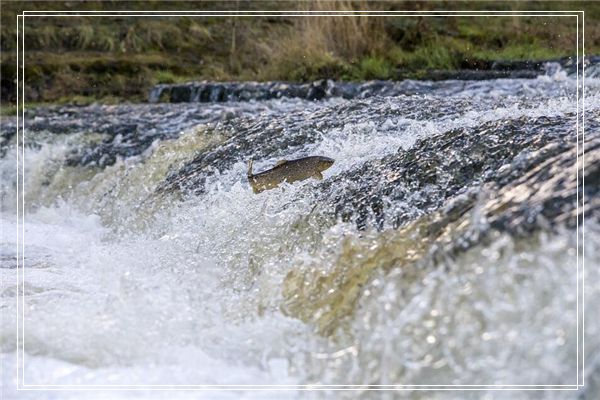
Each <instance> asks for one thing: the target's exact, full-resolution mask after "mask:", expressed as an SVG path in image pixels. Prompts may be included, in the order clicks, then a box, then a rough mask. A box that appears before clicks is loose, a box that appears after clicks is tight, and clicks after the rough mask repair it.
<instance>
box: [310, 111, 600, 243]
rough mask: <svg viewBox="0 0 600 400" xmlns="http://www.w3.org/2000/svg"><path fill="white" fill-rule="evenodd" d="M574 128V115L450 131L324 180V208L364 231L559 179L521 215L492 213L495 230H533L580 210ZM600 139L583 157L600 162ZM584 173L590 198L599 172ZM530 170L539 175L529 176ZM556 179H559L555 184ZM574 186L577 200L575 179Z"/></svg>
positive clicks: (590, 124)
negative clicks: (475, 194) (454, 202)
mask: <svg viewBox="0 0 600 400" xmlns="http://www.w3.org/2000/svg"><path fill="white" fill-rule="evenodd" d="M596 117H597V116H596ZM593 119H594V118H593V116H590V118H589V122H588V123H587V130H588V131H589V132H594V131H598V123H597V122H593ZM574 129H575V116H570V117H566V118H565V117H554V118H548V117H542V118H535V119H533V118H519V119H515V120H506V121H494V122H490V123H487V124H484V125H482V126H478V127H474V128H461V129H456V130H452V131H449V132H446V133H444V134H443V135H440V136H438V137H434V138H428V139H425V140H421V141H419V142H417V143H416V144H415V145H414V146H413V147H412V148H410V149H409V150H400V151H399V152H398V153H397V154H394V155H391V156H388V157H386V158H383V159H381V160H375V161H372V162H369V163H366V164H364V165H363V166H361V167H360V168H358V169H356V170H354V171H351V172H348V173H343V174H341V175H339V176H336V177H334V178H333V179H330V180H328V181H326V182H323V183H322V184H321V188H320V190H319V191H318V192H319V193H322V195H320V197H319V198H318V199H317V202H318V203H319V204H327V205H328V207H329V210H330V212H332V213H333V214H334V215H335V216H337V217H338V218H341V219H343V220H346V221H350V220H352V221H355V223H356V224H357V226H358V227H359V229H365V228H367V227H368V226H374V227H376V228H378V229H384V228H386V227H393V228H397V227H399V226H404V225H406V224H407V223H409V222H411V221H413V220H415V219H416V218H418V217H420V216H423V215H426V214H428V213H431V212H434V211H436V210H438V209H440V208H442V207H443V206H444V204H447V202H448V201H449V200H450V199H452V198H453V197H455V196H460V195H461V194H464V193H468V192H469V191H470V190H473V189H474V190H476V191H482V190H483V189H482V188H483V187H484V186H485V187H488V188H489V187H494V190H493V191H492V195H493V196H497V195H499V193H502V190H504V188H508V187H511V185H516V184H518V182H520V179H525V178H524V177H529V178H527V179H529V180H528V181H527V185H528V186H527V187H536V186H540V185H542V184H543V183H544V182H554V186H552V187H551V189H547V188H545V190H544V191H543V192H536V193H532V194H531V195H532V197H531V199H529V197H528V199H529V200H531V202H534V203H535V204H532V203H528V202H524V203H523V205H522V206H521V207H520V208H518V212H516V211H515V213H516V214H515V213H512V214H510V215H509V214H506V213H505V214H501V213H500V214H498V215H494V218H493V224H494V225H495V227H496V228H499V229H500V228H501V229H502V230H508V231H511V232H515V233H517V232H524V231H527V230H528V229H530V228H532V226H533V225H534V224H535V223H536V222H537V219H536V218H537V216H543V217H544V218H546V219H550V220H558V219H560V218H563V219H565V221H566V219H568V218H567V217H566V216H567V215H568V214H569V210H570V209H571V208H572V207H574V205H575V202H574V200H573V198H572V196H571V195H567V194H566V193H565V191H564V188H563V186H562V185H563V184H564V181H565V179H566V178H567V177H566V176H564V175H565V174H569V173H570V174H571V175H573V177H575V171H574V169H573V167H572V166H573V165H575V160H576V152H575V150H574V149H575V141H574V137H575V135H574ZM594 138H595V139H594ZM597 142H598V137H597V135H595V136H594V135H591V136H590V139H589V141H588V142H587V143H586V150H588V151H589V154H586V160H589V159H594V157H598V150H597V148H596V147H597ZM561 157H562V158H561ZM599 159H600V158H599ZM569 162H570V163H571V169H569V164H568V163H569ZM540 166H544V167H543V168H541V167H540ZM586 168H587V169H586V179H587V180H586V183H589V185H588V186H589V188H587V189H586V190H587V191H589V193H586V195H587V197H588V198H590V197H591V196H593V193H595V192H596V191H597V190H598V184H599V181H598V179H597V174H598V168H594V166H593V165H592V166H590V167H586ZM532 171H536V172H535V174H534V175H531V176H529V175H528V174H532V173H533V172H532ZM565 171H566V172H565ZM557 175H558V176H560V177H562V178H561V179H559V180H558V181H556V182H555V181H554V180H553V179H554V177H555V176H557ZM490 185H491V186H490ZM570 185H571V186H570V190H571V191H572V193H571V194H572V195H574V194H575V190H576V181H575V180H572V182H571V184H570ZM559 193H560V194H559ZM534 194H535V196H538V197H535V196H534ZM540 196H542V197H540ZM534 199H535V201H534ZM471 206H472V205H471ZM461 207H462V206H461ZM461 207H459V208H461ZM517 214H518V216H517ZM501 215H504V216H501ZM569 221H570V223H571V224H572V223H573V220H572V219H571V220H569ZM569 221H566V222H569Z"/></svg>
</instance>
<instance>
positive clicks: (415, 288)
mask: <svg viewBox="0 0 600 400" xmlns="http://www.w3.org/2000/svg"><path fill="white" fill-rule="evenodd" d="M597 69H598V65H591V66H589V67H588V73H589V75H588V78H587V79H586V100H585V107H586V120H585V124H586V140H587V142H586V146H588V147H586V151H588V148H589V149H590V150H589V152H590V153H589V154H590V155H589V156H588V158H587V159H585V160H583V158H582V161H581V162H582V163H584V164H585V162H588V161H586V160H589V162H588V164H585V168H586V169H587V170H586V171H587V172H585V171H584V170H583V169H582V167H581V165H583V164H581V165H579V164H578V165H577V166H576V165H575V163H574V161H573V160H574V158H573V157H575V156H576V154H577V150H576V147H577V146H576V141H575V124H576V121H577V114H576V104H577V103H576V81H575V76H574V75H568V74H567V73H566V72H565V71H563V70H560V69H559V70H555V71H553V73H552V74H548V75H543V76H540V77H538V78H537V79H505V80H489V81H477V82H475V81H467V82H459V81H444V82H438V83H431V82H421V83H419V82H411V81H407V82H406V83H403V84H402V85H403V86H402V87H403V88H411V90H412V91H408V92H406V93H404V94H399V93H393V95H385V96H384V95H375V96H372V97H369V98H352V99H343V98H337V97H331V98H328V99H325V100H321V101H308V100H302V99H297V98H280V99H270V100H260V101H257V100H250V101H245V102H228V103H178V104H140V105H119V106H102V105H94V106H89V107H82V108H78V107H54V108H46V109H34V110H28V111H27V112H26V115H25V128H26V131H25V140H24V146H23V147H24V148H21V147H19V151H21V150H22V151H23V159H22V161H23V162H24V188H25V189H24V195H23V198H24V210H25V215H24V222H25V223H24V226H23V230H24V238H25V240H24V245H23V246H24V247H23V248H24V270H23V275H22V277H21V278H22V279H20V280H19V281H20V282H21V283H20V284H19V286H18V288H17V286H16V282H17V279H18V277H17V259H16V255H17V252H16V246H17V237H16V235H15V233H16V232H17V217H16V205H17V192H16V182H17V177H16V154H17V153H16V152H17V147H16V146H17V143H16V136H14V135H12V134H11V132H12V131H14V129H15V128H16V125H15V124H16V121H15V120H12V119H9V120H5V121H4V123H3V127H2V134H3V138H4V142H3V144H2V153H1V154H2V158H1V159H0V174H1V176H2V200H3V201H2V242H1V244H0V257H1V260H2V266H1V269H0V272H1V273H2V288H1V300H2V305H1V307H2V331H1V336H0V345H1V346H2V347H1V348H2V352H3V353H2V355H3V367H4V373H3V382H2V383H3V386H4V390H5V395H6V396H8V397H7V398H11V397H14V396H16V392H13V391H12V389H9V388H14V387H15V380H16V375H15V374H14V372H15V371H16V368H17V363H18V357H17V345H18V346H19V347H21V346H23V349H24V359H23V360H22V361H19V366H21V367H22V374H23V375H22V376H23V377H24V380H25V383H26V384H28V385H35V384H37V385H106V384H110V385H268V384H278V385H304V384H325V385H327V384H328V385H335V384H337V385H343V384H354V385H362V384H365V385H368V384H371V385H392V384H404V385H431V384H438V385H441V384H447V385H571V384H575V383H576V371H577V368H578V366H577V335H576V331H577V309H576V301H577V285H578V281H577V274H576V272H577V270H576V265H577V264H576V262H577V253H578V251H579V254H580V258H581V260H580V261H585V265H586V271H585V272H586V275H585V290H586V293H585V307H586V310H588V316H587V318H586V326H585V346H586V347H585V352H586V353H585V355H586V370H585V371H584V375H585V379H586V385H587V387H586V389H585V391H583V392H581V391H580V392H551V391H547V392H521V393H520V394H519V396H521V397H522V398H528V397H531V398H539V397H540V396H542V397H545V398H565V397H568V398H581V397H583V398H596V396H599V395H600V322H599V321H598V319H597V318H594V317H593V316H592V317H589V315H590V314H593V312H594V311H593V310H595V309H598V307H600V301H599V300H598V299H599V298H600V297H599V295H600V286H599V284H598V282H600V280H599V279H600V276H599V274H598V269H597V268H596V267H597V265H598V263H599V261H600V256H599V254H600V253H599V251H600V248H599V246H598V244H599V243H600V225H599V224H598V220H599V215H598V214H599V211H598V209H599V204H598V200H597V197H592V198H589V197H590V196H593V195H595V194H596V193H597V191H598V185H599V184H600V183H599V182H598V176H599V175H598V172H597V167H595V166H597V165H598V161H597V160H598V159H599V158H598V148H599V147H598V141H597V140H598V138H599V135H598V126H599V125H598V120H599V118H600V81H598V79H597V78H595V76H596V75H597V73H596V72H595V71H596V70H597ZM580 106H583V103H580ZM582 122H583V120H580V123H582ZM480 143H484V144H485V146H484V147H480V146H479V144H480ZM582 143H583V142H582V141H580V143H579V145H580V146H581V145H582ZM594 149H596V150H595V153H594V152H593V151H592V150H594ZM305 155H323V156H327V157H332V158H334V159H335V160H336V162H335V164H334V165H333V167H332V168H330V169H329V170H327V171H325V173H324V175H325V180H324V181H322V182H318V181H314V180H312V181H304V182H299V183H295V184H293V185H289V184H284V185H283V186H282V187H280V188H278V189H275V190H270V191H266V192H263V193H261V194H258V195H256V194H254V193H253V192H252V190H251V188H250V186H249V184H248V182H247V180H246V178H245V174H246V162H247V161H248V159H250V158H253V159H254V160H255V170H262V169H263V168H268V167H269V166H271V165H273V164H274V163H275V162H276V161H277V160H279V159H282V158H288V159H290V158H295V157H301V156H305ZM580 155H581V154H580ZM594 157H596V158H594ZM538 165H541V166H542V167H540V169H539V170H536V169H535V168H536V166H538ZM553 166H554V167H553ZM556 166H558V167H556ZM563 166H565V167H564V168H563ZM569 168H570V170H569ZM577 168H579V169H580V172H579V173H580V174H581V176H584V175H585V176H586V179H587V180H586V182H585V183H586V186H587V187H589V188H590V189H586V192H585V195H586V196H588V199H587V200H586V204H587V202H588V201H589V207H588V205H586V207H587V208H586V210H587V211H586V215H585V249H584V248H583V243H584V241H583V234H584V230H583V222H584V219H583V216H582V215H581V213H580V214H579V216H578V214H577V210H575V209H574V207H575V204H574V202H573V200H575V197H574V196H575V193H576V192H575V187H574V186H573V185H574V183H575V182H576V180H575V178H572V180H571V181H569V178H568V174H569V173H572V175H574V176H575V175H576V173H577ZM594 168H596V169H594ZM544 171H553V173H554V172H555V173H556V174H561V173H564V174H565V175H564V176H563V175H557V176H558V178H556V179H555V180H552V176H550V175H549V174H546V175H548V176H546V175H544ZM568 171H570V172H568ZM559 178H560V179H559ZM544 182H548V183H544ZM536 185H537V186H536ZM531 188H533V189H531ZM528 190H531V193H530V192H528ZM583 194H584V192H583V191H581V196H580V197H581V198H580V199H579V201H580V204H581V201H583V196H582V195H583ZM577 218H579V227H577V223H576V221H577ZM578 237H579V241H578ZM577 246H579V247H577ZM21 266H23V265H21V264H19V268H20V267H21ZM20 270H21V269H20ZM582 282H583V280H582V279H581V277H580V281H579V284H580V285H582ZM582 287H583V286H582ZM17 295H19V296H21V295H22V300H23V302H24V308H23V310H22V311H23V318H24V324H23V329H22V331H21V334H20V339H19V340H20V341H19V342H18V343H17V319H16V316H17V312H18V311H19V310H18V309H17V303H16V296H17ZM580 314H581V310H580ZM580 316H581V315H580ZM42 387H43V388H46V389H49V388H51V387H49V386H42ZM97 388H100V387H97ZM103 393H104V394H103ZM472 393H473V394H474V397H475V394H476V393H477V392H472ZM506 393H508V394H511V392H491V391H490V392H489V393H488V394H489V395H492V396H493V397H505V394H506ZM512 393H513V394H514V392H512ZM387 394H388V395H390V393H387ZM19 395H20V396H22V397H23V398H31V399H38V398H73V399H81V398H129V397H134V398H150V397H152V398H154V397H161V398H162V397H165V398H179V397H187V396H192V397H201V398H239V397H240V396H245V397H246V398H265V397H269V398H312V397H317V398H320V397H325V396H327V395H332V392H317V393H314V392H313V393H308V392H295V391H288V392H251V391H247V392H160V391H159V392H151V391H149V390H148V389H147V388H146V389H144V390H143V391H141V392H140V391H136V392H128V391H125V390H121V391H113V392H59V391H44V392H21V393H20V394H19ZM400 395H401V396H406V397H415V398H446V397H450V398H456V397H455V395H454V394H453V392H402V393H401V394H400ZM463 395H465V396H468V393H466V394H464V393H463ZM479 395H480V394H477V396H479ZM336 396H339V397H356V396H362V397H363V398H371V397H373V396H374V394H373V392H336Z"/></svg>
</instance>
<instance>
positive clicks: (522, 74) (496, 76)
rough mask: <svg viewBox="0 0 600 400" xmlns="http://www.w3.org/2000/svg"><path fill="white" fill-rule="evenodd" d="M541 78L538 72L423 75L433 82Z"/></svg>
mask: <svg viewBox="0 0 600 400" xmlns="http://www.w3.org/2000/svg"><path fill="white" fill-rule="evenodd" d="M538 76H540V71H537V70H516V71H513V70H506V71H494V70H470V69H462V70H457V71H437V70H434V71H428V72H427V73H425V75H423V79H426V80H432V81H441V80H446V79H456V80H476V81H482V80H488V79H535V78H537V77H538Z"/></svg>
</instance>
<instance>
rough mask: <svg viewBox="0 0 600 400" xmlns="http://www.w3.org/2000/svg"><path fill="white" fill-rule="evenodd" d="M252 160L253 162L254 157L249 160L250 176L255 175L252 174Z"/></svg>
mask: <svg viewBox="0 0 600 400" xmlns="http://www.w3.org/2000/svg"><path fill="white" fill-rule="evenodd" d="M252 162H253V161H252V159H250V160H248V173H247V175H248V176H249V177H250V176H252V175H253V174H252Z"/></svg>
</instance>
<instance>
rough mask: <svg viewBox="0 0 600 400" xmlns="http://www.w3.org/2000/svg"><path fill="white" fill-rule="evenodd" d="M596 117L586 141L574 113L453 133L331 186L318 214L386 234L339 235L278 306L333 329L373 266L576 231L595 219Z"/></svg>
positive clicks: (415, 262)
mask: <svg viewBox="0 0 600 400" xmlns="http://www.w3.org/2000/svg"><path fill="white" fill-rule="evenodd" d="M598 120H599V119H598V115H597V113H596V115H590V116H589V120H588V121H586V132H588V134H587V137H586V140H585V142H581V143H580V144H579V146H576V142H575V118H574V117H573V116H571V117H570V118H564V117H560V118H537V119H531V118H522V119H519V120H514V121H503V122H502V123H500V125H497V123H490V124H486V125H483V126H481V127H478V128H473V129H460V130H454V131H450V132H447V133H445V134H444V135H442V136H440V137H438V138H434V139H429V140H424V141H420V142H419V143H417V144H416V145H415V146H414V147H413V148H411V149H409V150H406V151H405V150H401V151H399V152H398V154H394V155H392V156H389V157H386V158H384V159H383V160H377V161H374V162H372V163H369V164H367V165H365V166H363V167H361V168H360V169H358V170H356V171H352V172H349V173H347V174H343V175H342V176H339V177H337V178H335V179H332V180H331V181H329V182H324V183H323V184H322V187H323V189H324V190H323V192H324V193H325V194H324V195H322V196H318V197H317V200H316V201H317V202H318V203H319V204H326V205H327V206H325V207H323V208H322V209H325V211H322V212H324V213H327V211H326V210H331V211H330V212H333V213H336V214H337V215H338V217H340V218H342V219H346V220H354V221H355V222H356V223H357V224H358V227H359V228H360V229H366V228H368V227H369V226H372V225H374V226H375V227H376V228H378V229H380V230H381V229H383V232H377V230H375V229H368V230H366V231H365V233H364V235H362V236H358V237H357V236H349V237H347V238H346V239H345V240H342V242H341V244H340V245H339V246H338V247H337V248H336V250H335V251H334V252H333V255H332V256H331V255H330V256H329V259H330V267H329V268H330V269H327V268H325V269H324V268H323V266H322V265H320V266H316V265H315V266H311V265H310V264H309V265H307V266H306V267H305V268H304V269H297V270H293V271H291V272H290V273H289V274H288V276H287V277H286V279H285V281H284V285H283V295H284V299H285V301H284V304H283V305H282V309H283V311H284V312H285V313H287V314H288V315H291V316H295V317H297V318H300V319H302V320H303V321H306V322H310V323H313V324H314V325H315V326H316V327H317V329H318V331H319V332H320V333H322V334H324V335H329V334H332V333H333V332H334V331H335V330H336V329H337V328H338V327H339V326H340V324H342V321H344V318H345V317H348V316H350V315H352V314H353V313H354V310H355V306H356V303H357V301H358V299H359V298H360V297H361V295H362V292H363V291H362V287H363V285H365V284H366V283H367V282H368V281H369V280H371V278H372V277H373V275H374V274H376V273H377V274H379V275H381V273H383V274H384V275H385V274H386V273H388V272H390V271H391V270H392V269H399V268H400V269H402V270H403V275H404V276H405V279H410V275H411V274H412V272H411V271H416V270H417V269H418V268H419V267H418V266H419V265H420V264H422V263H424V262H425V260H428V259H448V258H454V257H456V256H457V255H458V254H459V253H462V252H465V251H466V250H467V249H470V248H471V247H473V246H475V245H478V244H485V243H487V242H488V241H489V240H492V239H493V238H494V237H495V235H497V234H499V233H508V234H510V235H511V236H513V237H529V236H530V235H531V234H532V233H533V232H534V231H540V230H544V231H548V230H553V229H565V227H566V228H567V229H573V228H574V227H575V226H576V225H577V223H578V221H581V219H582V218H583V215H584V213H585V217H586V219H588V220H589V219H593V220H595V221H596V222H599V221H600V200H599V199H598V192H599V190H600V135H599V134H598V132H600V130H599V128H600V125H599V124H598V122H597V121H598ZM584 149H585V154H584ZM583 182H585V190H584V185H583ZM387 227H389V228H391V229H385V228H387ZM330 253H331V251H330ZM317 259H318V258H317Z"/></svg>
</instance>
